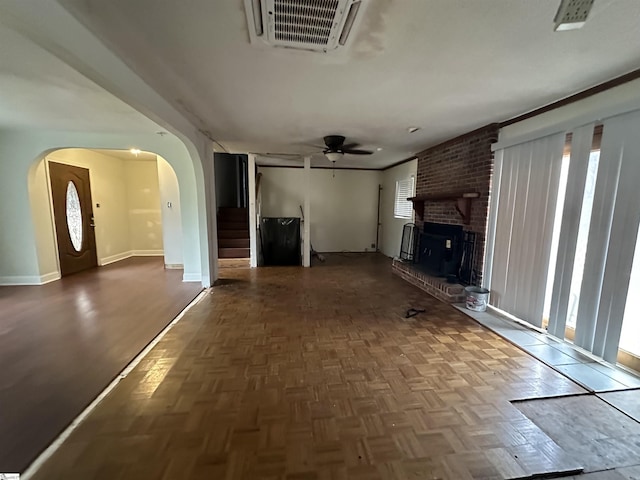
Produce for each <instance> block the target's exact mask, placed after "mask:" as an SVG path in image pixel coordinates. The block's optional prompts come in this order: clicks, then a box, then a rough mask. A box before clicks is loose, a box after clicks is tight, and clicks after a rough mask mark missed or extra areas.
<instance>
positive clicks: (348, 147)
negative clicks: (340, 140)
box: [340, 142, 360, 151]
mask: <svg viewBox="0 0 640 480" xmlns="http://www.w3.org/2000/svg"><path fill="white" fill-rule="evenodd" d="M359 146H360V144H359V143H355V142H354V143H347V144H345V145H342V147H340V150H345V151H346V150H353V149H357V148H358V147H359Z"/></svg>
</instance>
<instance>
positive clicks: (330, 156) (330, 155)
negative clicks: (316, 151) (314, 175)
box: [324, 152, 344, 162]
mask: <svg viewBox="0 0 640 480" xmlns="http://www.w3.org/2000/svg"><path fill="white" fill-rule="evenodd" d="M343 155H344V154H343V153H342V152H327V153H325V154H324V156H325V157H327V160H329V161H330V162H336V161H338V160H340V159H341V158H342V156H343Z"/></svg>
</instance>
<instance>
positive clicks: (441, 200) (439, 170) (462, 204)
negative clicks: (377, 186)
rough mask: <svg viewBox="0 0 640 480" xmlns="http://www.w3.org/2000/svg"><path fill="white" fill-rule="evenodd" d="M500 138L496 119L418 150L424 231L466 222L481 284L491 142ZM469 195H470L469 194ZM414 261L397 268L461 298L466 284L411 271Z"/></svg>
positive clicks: (446, 296)
mask: <svg viewBox="0 0 640 480" xmlns="http://www.w3.org/2000/svg"><path fill="white" fill-rule="evenodd" d="M497 140H498V125H497V124H491V125H487V126H485V127H482V128H479V129H477V130H474V131H472V132H469V133H466V134H464V135H461V136H459V137H456V138H453V139H451V140H448V141H446V142H444V143H441V144H439V145H436V146H434V147H431V148H428V149H426V150H424V151H422V152H420V153H418V154H417V155H416V157H417V158H418V171H417V178H416V193H415V197H416V200H415V201H414V206H415V210H416V216H415V217H416V218H415V223H416V225H417V227H418V228H419V230H420V232H422V231H423V225H424V223H425V222H434V223H440V224H448V225H461V226H462V227H463V229H464V230H465V231H470V232H474V233H475V252H474V256H473V265H472V269H473V271H474V276H473V282H472V283H474V284H476V285H480V284H481V283H482V270H483V267H484V265H483V261H484V250H485V244H486V234H487V216H488V210H489V194H490V190H491V178H492V173H493V152H492V151H491V144H492V143H495V142H496V141H497ZM465 197H466V198H465ZM413 270H414V269H413V268H412V267H411V266H410V265H406V264H405V265H401V263H400V262H398V261H396V262H394V265H393V271H394V273H396V274H398V275H400V276H401V277H402V278H404V279H405V280H407V281H409V282H411V283H413V284H415V285H416V286H418V287H420V288H422V289H424V290H426V291H427V292H428V293H430V294H432V295H434V296H436V297H437V298H440V299H441V300H444V301H449V302H451V303H455V302H458V301H460V299H461V295H462V292H461V287H460V286H459V285H458V286H457V287H455V286H453V285H451V284H447V283H446V280H445V279H442V278H430V277H429V275H425V274H424V272H417V271H416V272H415V273H412V271H413Z"/></svg>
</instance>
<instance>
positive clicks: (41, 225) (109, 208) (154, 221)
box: [29, 148, 162, 276]
mask: <svg viewBox="0 0 640 480" xmlns="http://www.w3.org/2000/svg"><path fill="white" fill-rule="evenodd" d="M47 162H57V163H64V164H67V165H74V166H77V167H82V168H87V169H88V170H89V176H90V181H91V200H92V203H93V214H94V218H95V225H96V227H95V235H96V250H97V256H98V263H99V264H100V265H105V264H108V263H111V262H114V261H117V260H121V259H123V258H127V257H129V256H131V255H132V254H143V255H145V254H155V255H162V223H161V220H160V193H159V187H158V173H157V167H156V162H155V161H136V160H122V159H120V158H117V157H114V156H111V155H108V154H105V153H102V152H97V151H92V150H86V149H75V148H74V149H63V150H57V151H55V152H52V153H50V154H48V155H47V156H46V157H45V158H44V159H43V160H41V161H40V162H39V163H38V164H37V165H36V166H35V170H34V175H32V176H31V181H30V184H29V196H30V201H31V204H32V211H33V214H34V216H35V217H37V218H34V225H35V226H36V232H35V233H36V244H37V245H38V252H39V256H38V263H39V267H40V271H41V272H47V273H46V275H49V276H54V275H55V273H56V272H58V271H59V267H58V254H57V250H56V244H55V230H54V222H53V215H52V207H51V196H50V186H49V185H50V184H49V175H48V163H47Z"/></svg>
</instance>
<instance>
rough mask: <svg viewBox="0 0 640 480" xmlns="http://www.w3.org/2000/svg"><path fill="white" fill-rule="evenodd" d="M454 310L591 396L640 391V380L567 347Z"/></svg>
mask: <svg viewBox="0 0 640 480" xmlns="http://www.w3.org/2000/svg"><path fill="white" fill-rule="evenodd" d="M456 308H457V309H458V310H460V311H461V312H463V313H465V314H466V315H468V316H470V317H471V318H473V319H474V320H476V321H477V322H479V323H480V324H481V325H484V326H485V327H487V328H489V329H490V330H492V331H493V332H495V333H497V334H498V335H500V336H501V337H503V338H505V339H507V340H508V341H510V342H512V343H513V344H515V345H517V346H518V347H520V348H522V349H523V350H524V351H526V352H528V353H530V354H531V355H533V356H534V357H535V358H537V359H539V360H540V361H542V362H544V363H545V364H547V365H549V366H551V367H552V368H554V369H555V370H557V371H558V372H560V373H562V374H563V375H566V376H567V377H568V378H570V379H572V380H574V381H575V382H577V383H578V384H580V385H581V386H583V387H584V388H586V389H587V390H589V391H590V392H607V391H618V390H628V389H631V388H640V377H638V376H635V375H633V374H631V373H628V372H626V371H624V370H622V369H620V368H617V367H614V366H612V365H608V364H605V363H604V362H599V361H598V360H597V359H596V358H595V357H592V356H589V355H586V354H584V353H583V352H581V351H580V349H579V348H577V347H574V346H573V345H571V344H570V343H567V342H563V341H560V340H557V339H555V338H553V337H552V336H550V335H547V334H546V333H541V332H538V331H536V330H534V329H530V328H527V327H526V326H524V325H521V324H519V323H517V322H514V321H512V320H509V319H507V318H504V317H501V316H500V315H499V314H498V313H497V312H493V311H491V310H487V311H486V312H474V311H471V310H467V309H466V308H465V307H464V305H456Z"/></svg>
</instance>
